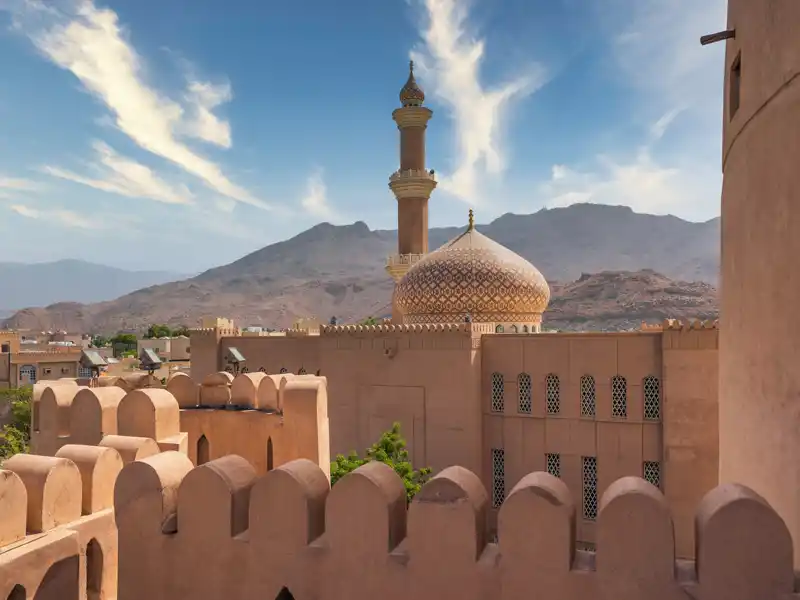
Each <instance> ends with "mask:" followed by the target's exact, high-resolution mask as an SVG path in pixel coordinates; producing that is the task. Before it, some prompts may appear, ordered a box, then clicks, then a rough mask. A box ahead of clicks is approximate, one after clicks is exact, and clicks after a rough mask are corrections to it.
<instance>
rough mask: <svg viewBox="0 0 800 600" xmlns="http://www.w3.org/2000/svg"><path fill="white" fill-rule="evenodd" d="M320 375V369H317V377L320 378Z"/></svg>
mask: <svg viewBox="0 0 800 600" xmlns="http://www.w3.org/2000/svg"><path fill="white" fill-rule="evenodd" d="M320 373H322V369H317V377H319V376H320Z"/></svg>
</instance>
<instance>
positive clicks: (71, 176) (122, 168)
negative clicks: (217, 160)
mask: <svg viewBox="0 0 800 600" xmlns="http://www.w3.org/2000/svg"><path fill="white" fill-rule="evenodd" d="M92 146H93V147H94V150H95V153H96V154H97V161H98V162H97V163H95V164H92V165H91V168H93V169H94V170H96V171H97V172H98V177H95V178H93V177H87V176H85V175H80V174H78V173H74V172H73V171H69V170H66V169H62V168H60V167H53V166H43V167H41V168H40V170H41V171H42V172H44V173H46V174H48V175H50V176H52V177H58V178H60V179H66V180H68V181H72V182H75V183H80V184H83V185H86V186H89V187H93V188H95V189H98V190H101V191H103V192H110V193H112V194H119V195H121V196H127V197H129V198H149V199H151V200H156V201H158V202H164V203H167V204H191V203H192V194H191V192H189V190H188V189H187V188H186V186H173V185H170V184H169V183H167V182H166V181H164V180H163V179H161V178H160V177H159V176H158V175H156V174H155V173H154V172H153V171H152V169H150V168H149V167H147V166H145V165H143V164H141V163H138V162H136V161H134V160H131V159H129V158H126V157H124V156H121V155H119V154H117V152H115V151H114V150H113V149H112V148H111V147H110V146H108V145H107V144H105V143H103V142H100V141H95V142H94V143H93V144H92Z"/></svg>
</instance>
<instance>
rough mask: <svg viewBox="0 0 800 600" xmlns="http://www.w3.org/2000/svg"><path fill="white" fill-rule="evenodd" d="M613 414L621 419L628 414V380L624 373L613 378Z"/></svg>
mask: <svg viewBox="0 0 800 600" xmlns="http://www.w3.org/2000/svg"><path fill="white" fill-rule="evenodd" d="M611 416H612V417H618V418H621V419H624V418H626V417H627V416H628V382H627V381H625V378H624V377H623V376H622V375H614V377H612V378H611Z"/></svg>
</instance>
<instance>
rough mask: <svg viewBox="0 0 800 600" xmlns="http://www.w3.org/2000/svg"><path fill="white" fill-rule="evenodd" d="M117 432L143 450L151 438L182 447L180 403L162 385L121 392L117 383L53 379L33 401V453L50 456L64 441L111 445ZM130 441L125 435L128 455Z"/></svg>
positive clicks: (172, 447)
mask: <svg viewBox="0 0 800 600" xmlns="http://www.w3.org/2000/svg"><path fill="white" fill-rule="evenodd" d="M119 436H123V437H128V438H134V439H135V440H138V442H137V443H138V445H139V447H140V449H142V451H143V452H144V453H145V454H147V453H148V452H149V450H147V447H148V446H149V445H150V441H152V440H155V442H156V443H157V444H158V447H159V448H160V449H161V450H162V451H163V450H177V451H182V452H186V434H185V433H182V432H181V425H180V407H179V406H178V402H177V400H176V399H175V397H174V396H173V395H172V394H171V393H170V392H168V391H167V390H164V389H158V388H145V389H135V390H133V391H130V392H126V391H125V390H124V389H123V388H121V387H118V386H109V387H91V388H89V387H82V386H71V385H52V386H49V387H46V388H44V389H43V390H42V392H41V395H40V399H39V401H38V403H34V414H33V434H32V440H31V441H32V447H33V451H34V452H35V453H36V454H41V455H45V456H53V455H55V454H56V453H57V452H58V450H59V449H60V448H61V447H62V446H65V445H67V444H85V445H92V446H97V445H101V444H105V445H110V446H112V447H114V444H115V443H116V441H117V438H118V437H119ZM109 437H110V439H107V438H109ZM131 444H132V442H131V440H126V441H124V447H123V448H120V451H121V452H124V453H125V455H126V456H127V455H130V452H131V450H132V449H131ZM133 454H134V455H136V456H138V454H139V453H138V451H136V452H134V453H133Z"/></svg>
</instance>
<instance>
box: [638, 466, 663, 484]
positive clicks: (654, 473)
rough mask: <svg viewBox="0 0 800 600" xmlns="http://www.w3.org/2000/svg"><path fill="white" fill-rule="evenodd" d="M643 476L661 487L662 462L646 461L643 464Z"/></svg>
mask: <svg viewBox="0 0 800 600" xmlns="http://www.w3.org/2000/svg"><path fill="white" fill-rule="evenodd" d="M642 478H643V479H644V480H645V481H647V482H648V483H652V484H653V485H654V486H656V487H657V488H659V489H661V463H658V462H653V461H645V462H644V464H643V465H642Z"/></svg>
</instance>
